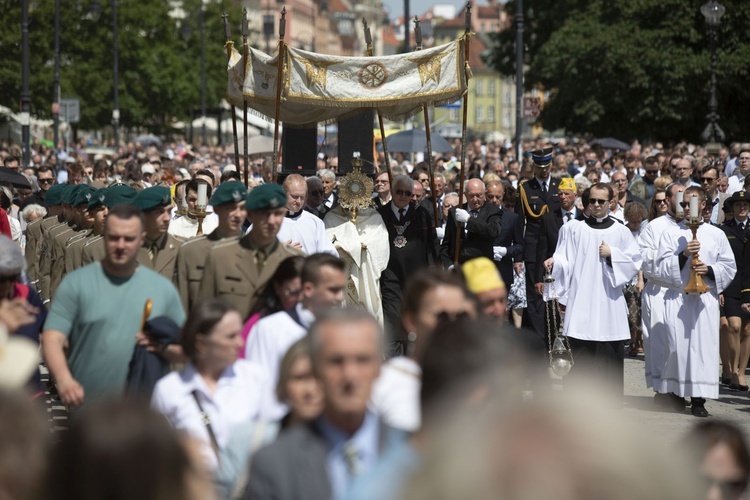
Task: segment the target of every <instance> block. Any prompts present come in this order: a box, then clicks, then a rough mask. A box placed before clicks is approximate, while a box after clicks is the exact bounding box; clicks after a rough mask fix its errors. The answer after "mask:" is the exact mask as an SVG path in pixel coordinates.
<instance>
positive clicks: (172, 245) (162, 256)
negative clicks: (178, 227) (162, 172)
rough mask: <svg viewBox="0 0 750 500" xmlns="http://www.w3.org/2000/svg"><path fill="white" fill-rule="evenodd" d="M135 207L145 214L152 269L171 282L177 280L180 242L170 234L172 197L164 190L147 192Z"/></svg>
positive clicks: (142, 192) (142, 194)
mask: <svg viewBox="0 0 750 500" xmlns="http://www.w3.org/2000/svg"><path fill="white" fill-rule="evenodd" d="M133 205H135V206H136V207H138V208H140V209H141V210H142V211H143V216H144V218H145V219H146V240H145V242H144V244H143V247H144V248H145V249H146V251H147V252H148V255H149V258H150V260H151V268H152V269H153V270H154V271H156V272H157V273H159V274H161V275H162V276H164V277H165V278H167V279H169V280H173V279H174V276H175V270H176V267H175V264H176V263H177V251H178V250H179V249H180V242H179V241H178V240H177V239H176V238H174V237H173V236H172V235H171V234H168V233H167V231H168V230H169V222H170V221H171V220H172V213H171V210H172V193H171V192H170V191H169V188H167V187H164V186H154V187H150V188H146V189H144V190H143V191H141V192H140V193H138V195H137V196H136V197H135V200H134V202H133Z"/></svg>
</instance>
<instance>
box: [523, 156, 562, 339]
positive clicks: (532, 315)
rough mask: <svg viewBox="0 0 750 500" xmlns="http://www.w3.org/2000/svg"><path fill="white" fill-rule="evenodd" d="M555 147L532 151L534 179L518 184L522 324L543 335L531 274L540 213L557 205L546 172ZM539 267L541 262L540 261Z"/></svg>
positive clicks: (554, 183) (540, 308)
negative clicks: (523, 268)
mask: <svg viewBox="0 0 750 500" xmlns="http://www.w3.org/2000/svg"><path fill="white" fill-rule="evenodd" d="M553 151H554V148H552V147H548V148H544V149H537V150H535V151H532V152H531V160H532V161H533V162H534V178H533V179H529V180H528V181H526V182H525V183H523V184H521V185H519V186H518V194H519V198H520V200H519V203H517V204H516V213H517V214H518V217H519V221H520V224H521V227H522V228H524V262H525V263H526V304H527V305H526V318H525V323H526V325H527V326H531V327H532V328H533V329H534V331H536V333H537V334H538V335H541V336H545V335H546V326H545V324H544V301H543V300H542V296H541V295H538V294H537V293H536V289H535V288H534V281H535V279H534V277H535V276H536V271H537V269H536V266H537V260H536V246H537V240H538V239H539V225H540V223H541V218H542V216H543V215H544V214H545V213H547V212H548V211H555V210H557V209H558V208H560V199H559V198H558V196H557V189H558V184H559V180H558V179H552V178H550V175H549V166H550V163H551V162H552V154H553ZM539 265H540V266H541V263H539Z"/></svg>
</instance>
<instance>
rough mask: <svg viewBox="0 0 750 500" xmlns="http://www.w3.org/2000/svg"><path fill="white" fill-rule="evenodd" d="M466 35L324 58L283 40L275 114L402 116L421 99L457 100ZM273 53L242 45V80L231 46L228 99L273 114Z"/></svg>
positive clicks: (297, 117) (304, 119)
mask: <svg viewBox="0 0 750 500" xmlns="http://www.w3.org/2000/svg"><path fill="white" fill-rule="evenodd" d="M467 40H468V37H467V36H463V37H461V38H460V39H458V40H456V41H454V42H451V43H447V44H445V45H439V46H437V47H433V48H430V49H425V50H421V51H417V52H412V53H408V54H398V55H393V56H380V57H375V56H373V57H366V56H362V57H346V56H328V55H324V54H317V53H315V52H307V51H304V50H299V49H295V48H291V47H288V46H286V45H285V44H282V45H281V47H282V50H281V57H282V61H283V72H282V82H281V109H280V115H279V120H280V121H282V122H284V123H285V124H291V125H300V126H303V125H309V124H314V123H317V122H320V121H328V120H334V119H336V118H341V117H343V116H346V115H350V114H353V113H356V112H357V111H359V110H362V109H366V108H371V109H378V110H379V111H380V113H381V114H382V115H383V116H385V117H387V118H390V119H402V118H404V117H407V116H410V115H412V114H414V113H417V112H419V111H421V110H422V106H423V105H424V104H429V105H435V106H438V105H441V104H444V103H450V102H454V101H456V100H457V99H459V98H460V97H461V96H462V95H463V94H464V92H466V88H467V79H468V77H469V76H470V71H469V68H468V66H467V65H466V60H465V57H464V44H465V43H466V42H467ZM278 62H279V56H275V57H271V56H269V55H268V54H265V53H263V52H261V51H259V50H256V49H253V48H250V47H249V48H248V65H247V68H246V69H247V73H246V77H245V78H244V79H243V77H242V75H243V64H244V63H243V58H242V55H241V54H240V53H239V52H238V51H237V50H235V49H234V48H233V49H232V52H231V56H230V58H229V63H228V68H227V69H228V77H229V78H228V86H227V100H228V101H229V102H230V103H231V104H234V105H236V106H242V104H243V101H244V102H246V103H247V105H248V107H249V108H252V109H254V110H255V111H257V112H259V113H261V114H263V115H266V116H268V117H273V116H275V114H276V111H275V106H276V89H277V75H278Z"/></svg>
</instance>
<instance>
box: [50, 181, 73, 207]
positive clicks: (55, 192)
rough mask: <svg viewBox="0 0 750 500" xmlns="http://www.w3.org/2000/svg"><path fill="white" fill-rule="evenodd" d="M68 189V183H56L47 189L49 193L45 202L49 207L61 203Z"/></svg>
mask: <svg viewBox="0 0 750 500" xmlns="http://www.w3.org/2000/svg"><path fill="white" fill-rule="evenodd" d="M67 189H68V185H67V184H55V185H54V186H52V187H51V188H49V190H48V191H47V195H46V196H45V197H44V204H45V205H47V206H48V207H54V206H55V205H60V204H61V203H62V199H63V195H64V194H65V191H66V190H67Z"/></svg>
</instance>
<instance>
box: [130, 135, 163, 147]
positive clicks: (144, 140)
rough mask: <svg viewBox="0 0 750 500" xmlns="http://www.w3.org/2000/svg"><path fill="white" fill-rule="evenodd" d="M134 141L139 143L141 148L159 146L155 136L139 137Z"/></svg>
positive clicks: (159, 140)
mask: <svg viewBox="0 0 750 500" xmlns="http://www.w3.org/2000/svg"><path fill="white" fill-rule="evenodd" d="M135 141H136V142H138V143H140V144H141V146H161V139H159V138H158V137H156V136H155V135H150V134H146V135H140V136H138V137H136V138H135Z"/></svg>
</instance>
